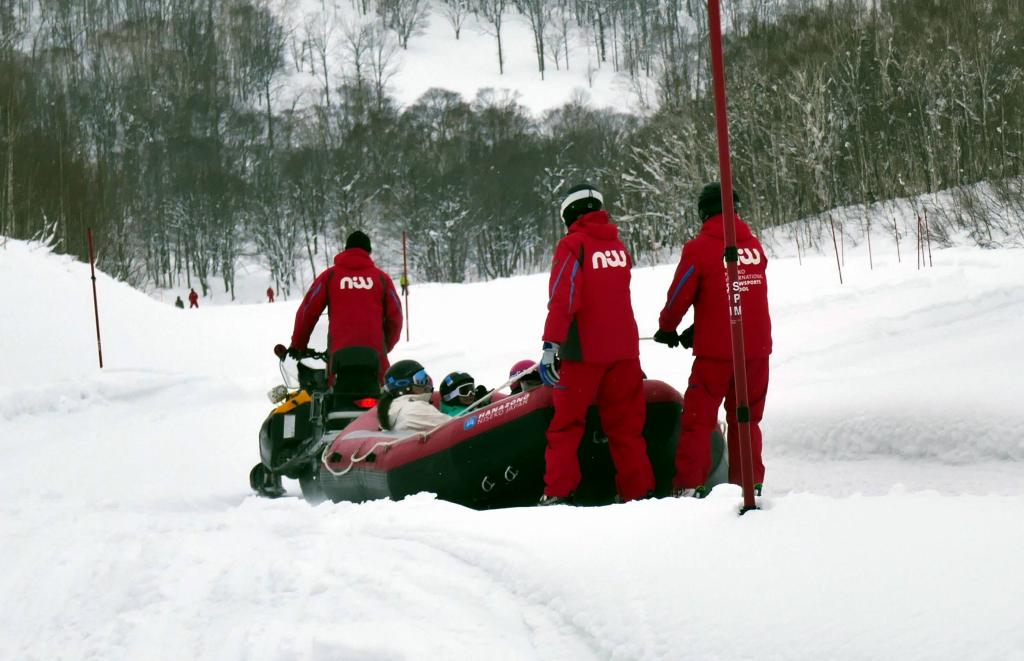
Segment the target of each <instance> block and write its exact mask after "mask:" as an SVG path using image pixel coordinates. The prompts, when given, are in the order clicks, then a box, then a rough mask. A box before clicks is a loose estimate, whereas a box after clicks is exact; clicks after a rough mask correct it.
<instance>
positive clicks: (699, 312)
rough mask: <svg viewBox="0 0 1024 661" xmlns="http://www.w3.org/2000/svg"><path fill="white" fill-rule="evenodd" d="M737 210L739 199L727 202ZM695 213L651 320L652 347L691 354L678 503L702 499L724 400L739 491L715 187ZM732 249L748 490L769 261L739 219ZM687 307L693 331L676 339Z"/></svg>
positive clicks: (766, 351) (766, 335) (763, 368)
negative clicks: (654, 324)
mask: <svg viewBox="0 0 1024 661" xmlns="http://www.w3.org/2000/svg"><path fill="white" fill-rule="evenodd" d="M733 200H734V204H735V205H736V208H737V209H738V208H739V197H738V196H736V195H735V193H734V194H733ZM697 212H698V214H699V215H700V218H701V220H702V221H703V223H704V224H703V226H702V227H701V230H700V233H699V234H698V235H697V236H696V237H695V238H694V239H693V240H691V241H689V242H687V243H686V245H684V246H683V254H682V257H681V258H680V260H679V266H677V267H676V272H675V276H674V277H673V278H672V284H671V285H670V286H669V288H668V296H667V300H666V302H665V307H664V308H663V309H662V310H661V316H660V317H659V318H658V329H659V330H658V332H657V333H655V335H654V340H655V341H656V342H661V343H663V344H667V345H668V346H670V347H676V346H678V345H679V344H682V345H683V346H684V347H687V348H690V347H692V348H693V355H694V360H693V367H692V369H691V371H690V381H689V384H688V386H687V388H686V392H685V393H684V394H683V416H682V433H681V435H680V438H679V446H678V448H677V450H676V475H675V479H674V483H673V486H674V487H675V490H676V493H677V494H678V495H686V496H697V497H701V496H703V495H704V493H705V490H704V480H705V478H706V477H707V475H708V472H709V471H710V470H711V444H710V443H709V441H708V439H710V438H711V433H712V431H713V430H714V428H715V425H716V424H717V420H718V409H719V407H720V406H721V405H722V400H723V399H724V400H725V416H726V421H727V422H728V426H729V429H728V446H729V481H730V482H732V483H733V484H739V483H740V458H739V447H738V445H739V443H738V440H739V427H738V424H737V419H736V418H737V417H736V384H735V382H734V380H733V363H732V334H731V330H730V326H729V323H730V322H729V305H728V298H729V297H728V292H727V290H726V287H727V286H726V274H725V260H724V257H723V255H724V253H725V230H724V225H723V216H722V187H721V184H719V183H718V182H713V183H710V184H708V185H707V186H705V187H704V188H703V190H701V193H700V196H699V198H698V200H697ZM736 246H737V248H738V249H739V264H738V268H739V280H738V282H737V285H738V287H739V290H740V294H741V296H742V298H741V303H742V305H743V344H744V348H745V351H746V364H747V390H748V393H747V397H748V404H749V406H750V442H751V449H752V452H753V455H754V482H755V490H756V491H757V492H758V493H759V494H760V491H761V484H762V483H763V482H764V462H763V461H762V458H761V427H760V422H761V417H762V415H763V414H764V402H765V397H766V396H767V395H768V356H769V355H770V354H771V352H772V322H771V318H770V316H769V314H768V279H767V276H766V274H765V268H766V267H767V265H768V257H767V255H765V252H764V247H763V246H761V242H760V241H758V240H757V238H756V237H755V236H754V235H753V234H752V233H751V231H750V227H748V226H747V224H746V223H744V222H743V221H742V220H740V218H739V217H737V218H736ZM691 305H692V306H693V316H694V324H693V326H692V327H691V328H688V329H686V330H685V331H683V332H682V333H681V334H679V335H677V334H676V327H677V326H679V322H680V321H681V320H682V318H683V315H685V314H686V311H687V310H689V309H690V306H691Z"/></svg>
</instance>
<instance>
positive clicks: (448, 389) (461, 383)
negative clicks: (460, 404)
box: [440, 372, 476, 402]
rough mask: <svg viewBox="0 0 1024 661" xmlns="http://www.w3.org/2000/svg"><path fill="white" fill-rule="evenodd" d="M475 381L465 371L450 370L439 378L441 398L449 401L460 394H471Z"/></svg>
mask: <svg viewBox="0 0 1024 661" xmlns="http://www.w3.org/2000/svg"><path fill="white" fill-rule="evenodd" d="M475 385H476V381H474V380H473V377H471V376H470V375H468V374H466V373H465V372H452V373H451V374H449V375H448V376H446V377H444V378H443V379H441V386H440V390H441V399H442V401H445V402H450V401H453V400H454V399H456V398H457V397H459V396H461V395H471V394H473V390H474V386H475Z"/></svg>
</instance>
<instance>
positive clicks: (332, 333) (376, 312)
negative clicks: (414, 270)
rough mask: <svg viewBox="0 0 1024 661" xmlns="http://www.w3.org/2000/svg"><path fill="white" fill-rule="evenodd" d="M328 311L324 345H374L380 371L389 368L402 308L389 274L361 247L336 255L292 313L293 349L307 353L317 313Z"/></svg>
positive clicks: (398, 331) (399, 325)
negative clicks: (389, 357)
mask: <svg viewBox="0 0 1024 661" xmlns="http://www.w3.org/2000/svg"><path fill="white" fill-rule="evenodd" d="M325 307H326V308H327V316H328V318H329V320H330V322H329V323H330V325H329V328H328V331H327V332H328V345H329V346H330V350H331V351H337V350H338V349H341V348H343V347H352V346H366V347H373V348H374V349H376V350H377V354H378V355H379V356H380V372H381V374H383V373H384V372H386V371H387V369H388V367H389V365H390V364H389V363H388V357H387V355H388V352H389V351H391V350H392V349H394V348H395V345H396V344H398V340H399V338H400V337H401V335H402V306H401V303H400V302H399V300H398V292H396V291H395V285H394V283H393V282H391V278H390V277H389V276H388V274H387V273H385V272H384V271H381V270H380V269H379V268H377V266H376V265H375V264H374V263H373V259H371V258H370V255H369V253H367V252H366V251H365V250H363V249H362V248H349V249H348V250H346V251H344V252H340V253H338V254H337V255H335V257H334V266H332V267H330V268H328V269H327V270H326V271H324V272H323V273H321V274H320V275H319V276H317V278H316V280H314V281H313V284H312V285H310V287H309V291H308V292H306V296H305V298H303V299H302V303H301V304H300V305H299V310H298V312H296V313H295V330H294V331H293V332H292V346H293V347H295V348H296V349H305V348H306V344H307V343H308V342H309V336H310V334H312V332H313V327H314V326H316V322H317V320H318V319H319V318H320V314H321V313H322V312H323V311H324V308H325Z"/></svg>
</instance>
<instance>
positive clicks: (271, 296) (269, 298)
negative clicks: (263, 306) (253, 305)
mask: <svg viewBox="0 0 1024 661" xmlns="http://www.w3.org/2000/svg"><path fill="white" fill-rule="evenodd" d="M273 302H274V288H273V287H267V303H273Z"/></svg>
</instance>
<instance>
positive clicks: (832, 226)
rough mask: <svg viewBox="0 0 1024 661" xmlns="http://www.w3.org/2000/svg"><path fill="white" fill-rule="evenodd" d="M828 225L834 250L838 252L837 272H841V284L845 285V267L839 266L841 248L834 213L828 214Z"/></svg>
mask: <svg viewBox="0 0 1024 661" xmlns="http://www.w3.org/2000/svg"><path fill="white" fill-rule="evenodd" d="M828 225H829V227H831V228H832V249H833V250H835V251H836V270H837V271H839V284H843V267H842V266H840V265H839V247H838V246H837V245H836V224H835V223H834V222H832V212H831V211H829V212H828Z"/></svg>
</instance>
